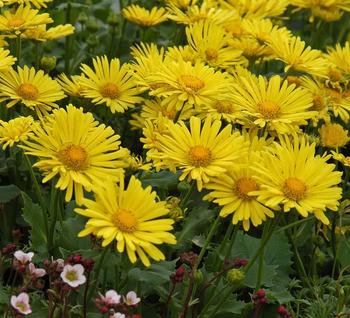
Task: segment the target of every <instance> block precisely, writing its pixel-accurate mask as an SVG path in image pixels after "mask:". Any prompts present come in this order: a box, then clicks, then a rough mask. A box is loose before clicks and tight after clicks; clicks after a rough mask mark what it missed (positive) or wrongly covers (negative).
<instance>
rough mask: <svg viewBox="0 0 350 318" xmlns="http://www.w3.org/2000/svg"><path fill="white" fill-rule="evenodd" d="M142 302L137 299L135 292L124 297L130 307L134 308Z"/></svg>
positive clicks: (130, 292)
mask: <svg viewBox="0 0 350 318" xmlns="http://www.w3.org/2000/svg"><path fill="white" fill-rule="evenodd" d="M140 301H141V299H140V298H138V297H137V295H136V293H135V292H134V291H129V292H128V293H127V294H126V297H124V302H125V304H127V305H128V306H134V305H136V304H138V303H139V302H140Z"/></svg>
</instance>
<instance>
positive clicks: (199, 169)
mask: <svg viewBox="0 0 350 318" xmlns="http://www.w3.org/2000/svg"><path fill="white" fill-rule="evenodd" d="M221 125H222V124H221V121H219V120H214V121H213V120H212V119H211V118H210V117H208V118H207V119H206V120H205V121H204V123H203V124H202V123H201V120H200V119H199V118H197V117H194V116H193V117H191V118H190V128H189V129H188V128H187V126H186V124H185V123H184V122H180V123H178V124H174V123H172V122H169V123H168V134H167V135H159V136H158V141H159V149H160V152H159V154H155V155H154V157H156V158H157V156H158V157H159V158H160V159H162V160H163V161H164V163H165V164H167V165H168V167H169V168H173V167H174V166H175V167H177V168H178V169H180V170H181V171H182V174H181V176H180V180H184V179H186V178H188V179H189V180H195V181H196V182H197V188H198V190H199V191H201V190H202V188H203V184H205V183H208V182H209V181H210V178H211V177H214V176H217V175H220V174H222V173H225V172H226V170H227V169H228V167H229V166H231V165H232V162H234V161H235V160H236V159H237V158H238V157H239V155H240V154H242V153H243V152H244V151H245V150H246V149H245V148H246V147H245V142H244V139H243V137H242V136H241V135H240V133H239V132H237V131H234V132H233V131H232V127H231V125H227V126H226V127H225V128H224V129H222V130H220V129H221Z"/></svg>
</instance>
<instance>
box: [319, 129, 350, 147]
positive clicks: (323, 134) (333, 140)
mask: <svg viewBox="0 0 350 318" xmlns="http://www.w3.org/2000/svg"><path fill="white" fill-rule="evenodd" d="M319 133H320V138H321V145H322V146H323V147H326V148H335V149H337V148H341V147H344V146H345V145H346V144H347V143H348V142H349V140H350V138H349V136H348V131H347V130H345V129H344V128H343V127H342V126H341V125H339V124H332V123H327V124H324V125H322V126H321V128H320V130H319Z"/></svg>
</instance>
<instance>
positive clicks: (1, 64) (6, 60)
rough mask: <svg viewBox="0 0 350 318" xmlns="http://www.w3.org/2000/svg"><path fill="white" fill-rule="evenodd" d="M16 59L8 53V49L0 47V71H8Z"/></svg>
mask: <svg viewBox="0 0 350 318" xmlns="http://www.w3.org/2000/svg"><path fill="white" fill-rule="evenodd" d="M16 61H17V58H15V57H13V56H12V55H10V51H9V50H5V49H3V48H0V71H9V70H10V69H11V66H12V65H13V64H15V62H16Z"/></svg>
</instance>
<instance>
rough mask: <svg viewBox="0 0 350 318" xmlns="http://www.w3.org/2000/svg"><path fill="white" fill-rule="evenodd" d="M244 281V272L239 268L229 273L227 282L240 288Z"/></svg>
mask: <svg viewBox="0 0 350 318" xmlns="http://www.w3.org/2000/svg"><path fill="white" fill-rule="evenodd" d="M244 279H245V273H244V271H242V270H240V269H238V268H232V269H230V270H229V271H228V273H227V280H228V282H229V283H230V284H231V285H233V286H237V287H240V286H241V285H242V283H243V281H244Z"/></svg>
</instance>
